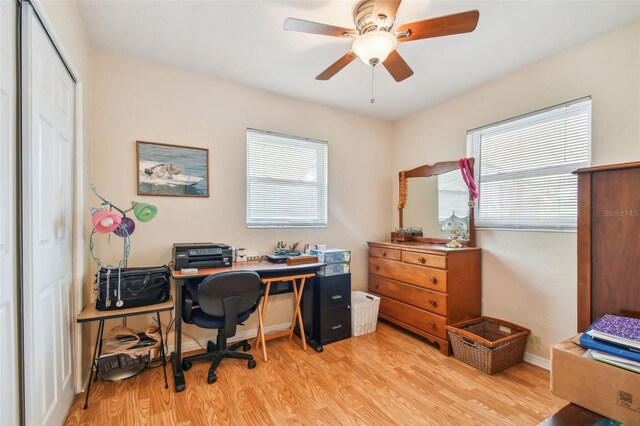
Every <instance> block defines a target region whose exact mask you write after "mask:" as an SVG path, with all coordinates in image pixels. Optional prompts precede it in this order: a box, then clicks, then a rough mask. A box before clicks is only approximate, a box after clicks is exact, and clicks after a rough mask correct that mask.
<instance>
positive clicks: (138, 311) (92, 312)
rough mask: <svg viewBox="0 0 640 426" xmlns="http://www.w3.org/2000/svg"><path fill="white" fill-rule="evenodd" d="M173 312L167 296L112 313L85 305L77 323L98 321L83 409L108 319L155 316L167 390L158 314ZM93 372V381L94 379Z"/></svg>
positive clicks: (87, 397)
mask: <svg viewBox="0 0 640 426" xmlns="http://www.w3.org/2000/svg"><path fill="white" fill-rule="evenodd" d="M171 310H173V297H171V296H169V300H167V301H166V302H163V303H157V304H155V305H148V306H140V307H138V308H126V309H114V310H112V311H99V310H97V309H96V306H95V305H87V306H85V308H84V309H83V310H82V312H81V313H80V315H78V318H77V321H78V322H79V323H81V324H82V323H85V322H92V321H99V324H98V334H97V335H96V343H95V346H94V347H93V357H92V358H91V372H90V373H89V384H88V385H87V394H86V395H85V397H84V407H83V408H84V409H85V410H86V409H87V406H88V403H89V392H91V382H93V381H94V380H98V364H97V363H98V358H100V355H101V354H102V338H103V335H104V322H105V321H106V320H108V319H118V318H127V317H133V316H136V315H145V314H153V313H155V314H156V318H157V321H158V333H159V334H160V351H159V353H160V356H161V357H162V368H163V369H164V387H165V389H167V388H168V387H169V383H168V382H167V359H166V358H167V357H166V356H165V353H164V336H163V335H162V323H161V322H160V312H165V311H171ZM94 371H95V379H94Z"/></svg>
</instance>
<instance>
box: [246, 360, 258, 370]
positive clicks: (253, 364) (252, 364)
mask: <svg viewBox="0 0 640 426" xmlns="http://www.w3.org/2000/svg"><path fill="white" fill-rule="evenodd" d="M247 367H249V370H251V369H252V368H256V362H255V360H253V359H250V360H249V362H247Z"/></svg>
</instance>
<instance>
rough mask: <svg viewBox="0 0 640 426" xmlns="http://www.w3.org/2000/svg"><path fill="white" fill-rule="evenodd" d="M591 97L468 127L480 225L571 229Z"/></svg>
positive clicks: (585, 159)
mask: <svg viewBox="0 0 640 426" xmlns="http://www.w3.org/2000/svg"><path fill="white" fill-rule="evenodd" d="M590 148H591V98H590V97H588V98H583V99H579V100H576V101H572V102H568V103H566V104H563V105H559V106H555V107H551V108H548V109H545V110H542V111H537V112H534V113H531V114H527V115H525V116H522V117H517V118H513V119H510V120H506V121H503V122H500V123H497V124H491V125H489V126H485V127H482V128H479V129H475V130H470V131H469V132H467V156H470V157H475V159H476V162H475V167H474V169H475V170H474V176H475V178H476V182H477V184H478V188H479V193H480V197H479V198H478V201H477V204H476V210H475V221H476V222H475V223H476V225H477V226H478V227H479V228H522V229H559V230H560V229H575V228H576V216H577V180H576V176H575V175H573V174H571V172H573V171H574V170H576V169H578V168H580V167H586V166H588V165H589V162H590V157H591V152H590Z"/></svg>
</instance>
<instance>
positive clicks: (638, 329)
mask: <svg viewBox="0 0 640 426" xmlns="http://www.w3.org/2000/svg"><path fill="white" fill-rule="evenodd" d="M591 329H592V330H595V331H597V332H600V333H604V334H608V335H610V336H613V337H617V338H621V339H626V340H633V341H640V319H638V318H629V317H621V316H618V315H611V314H606V315H604V316H603V317H602V318H600V319H599V320H598V321H596V323H595V324H594V325H593V327H592V328H591Z"/></svg>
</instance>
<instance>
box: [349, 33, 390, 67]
mask: <svg viewBox="0 0 640 426" xmlns="http://www.w3.org/2000/svg"><path fill="white" fill-rule="evenodd" d="M397 45H398V40H397V39H396V37H395V36H394V35H393V34H391V33H389V32H387V31H380V30H376V31H369V32H366V33H364V34H362V35H361V36H359V37H357V38H356V39H355V40H354V41H353V46H352V47H351V48H352V50H353V52H354V53H355V54H356V55H358V57H359V58H360V59H361V60H362V62H364V63H365V64H367V65H377V64H379V63H381V62H384V60H385V59H387V56H389V54H390V53H391V52H393V51H394V49H395V48H396V46H397Z"/></svg>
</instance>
